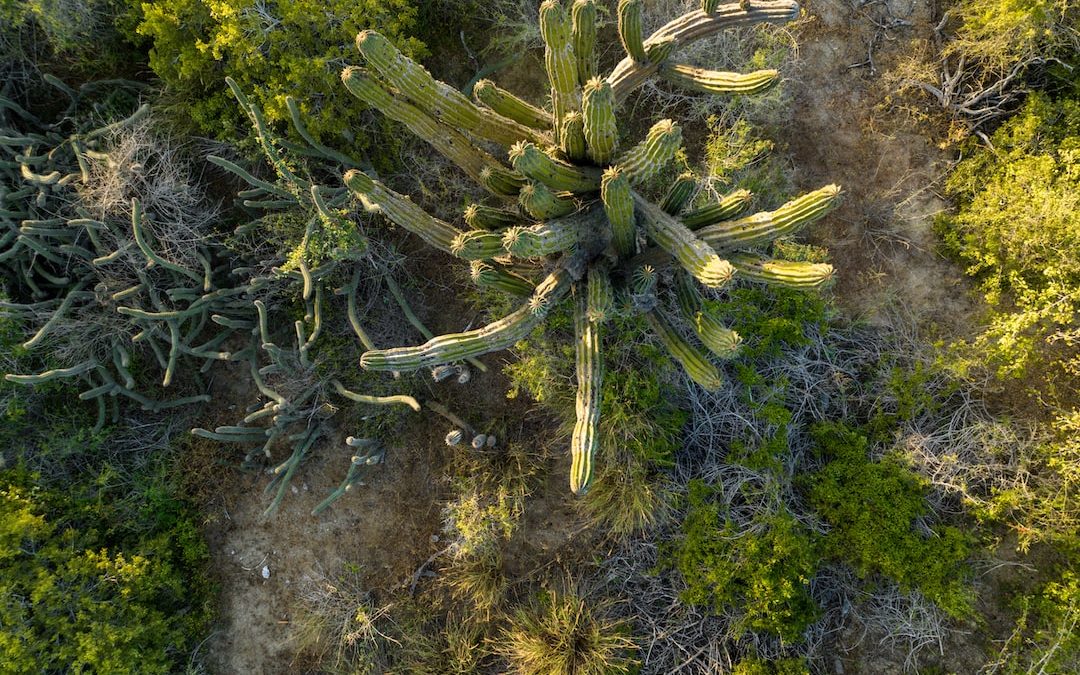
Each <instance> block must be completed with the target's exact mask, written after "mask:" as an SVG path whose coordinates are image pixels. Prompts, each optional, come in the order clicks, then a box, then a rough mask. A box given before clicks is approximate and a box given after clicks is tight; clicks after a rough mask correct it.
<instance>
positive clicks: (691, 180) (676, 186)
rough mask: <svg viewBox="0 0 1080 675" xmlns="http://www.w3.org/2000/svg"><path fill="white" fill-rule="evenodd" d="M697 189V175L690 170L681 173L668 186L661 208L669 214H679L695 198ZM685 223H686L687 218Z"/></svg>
mask: <svg viewBox="0 0 1080 675" xmlns="http://www.w3.org/2000/svg"><path fill="white" fill-rule="evenodd" d="M696 191H697V177H696V176H694V174H693V173H691V172H689V171H687V172H684V173H681V174H679V177H678V178H676V179H675V182H674V183H672V184H671V187H670V188H668V191H667V194H666V195H664V200H663V201H662V202H660V209H661V210H662V211H663V212H664V213H666V214H668V215H669V216H677V215H679V213H680V212H681V211H682V210H683V209H684V208H686V205H687V204H689V203H690V200H691V199H693V198H694V193H695V192H696ZM683 224H686V221H685V219H684V220H683Z"/></svg>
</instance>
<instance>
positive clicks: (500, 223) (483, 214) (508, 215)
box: [465, 204, 521, 230]
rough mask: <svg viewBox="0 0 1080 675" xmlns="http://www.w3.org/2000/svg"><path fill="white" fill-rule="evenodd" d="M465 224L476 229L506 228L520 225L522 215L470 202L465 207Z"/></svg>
mask: <svg viewBox="0 0 1080 675" xmlns="http://www.w3.org/2000/svg"><path fill="white" fill-rule="evenodd" d="M465 224H466V225H468V226H469V227H471V228H473V229H474V230H505V229H506V228H508V227H513V226H515V225H520V224H521V216H520V215H518V214H517V213H514V212H512V211H506V210H503V209H496V208H492V207H490V206H484V205H483V204H469V205H468V206H467V207H465Z"/></svg>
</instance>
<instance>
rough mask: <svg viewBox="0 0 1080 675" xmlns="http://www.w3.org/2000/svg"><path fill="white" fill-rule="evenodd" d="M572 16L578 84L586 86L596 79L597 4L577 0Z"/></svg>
mask: <svg viewBox="0 0 1080 675" xmlns="http://www.w3.org/2000/svg"><path fill="white" fill-rule="evenodd" d="M570 14H571V33H572V35H573V41H574V56H575V58H577V72H578V84H581V85H584V84H585V83H586V82H588V81H589V80H591V79H592V78H594V77H596V69H597V57H596V3H595V2H593V0H575V2H574V4H573V7H572V8H571V10H570Z"/></svg>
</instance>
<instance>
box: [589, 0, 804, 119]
mask: <svg viewBox="0 0 1080 675" xmlns="http://www.w3.org/2000/svg"><path fill="white" fill-rule="evenodd" d="M798 15H799V3H798V2H796V1H795V0H754V2H753V5H752V6H751V8H750V9H743V8H741V7H740V6H739V5H738V4H736V3H734V2H729V3H726V4H722V5H718V6H717V7H716V8H715V9H714V11H713V12H711V13H706V12H702V11H692V12H688V13H686V14H684V15H683V16H680V17H678V18H676V19H673V20H672V21H669V22H668V23H667V24H665V25H664V26H662V27H661V28H660V29H659V30H657V31H656V32H655V33H653V34H652V35H651V36H650V37H649V39H648V40H647V43H649V44H656V43H659V42H661V41H666V40H670V41H671V46H670V49H672V50H674V49H678V48H680V47H684V46H686V45H688V44H690V43H692V42H695V41H696V40H700V39H702V38H705V37H708V36H710V35H713V34H714V33H717V32H719V31H721V30H724V29H727V28H735V27H737V26H747V25H752V24H755V23H786V22H788V21H791V20H793V19H795V18H796V17H798ZM656 70H657V67H656V64H655V63H651V62H644V61H640V60H638V59H635V58H632V57H630V56H627V57H626V58H624V59H623V60H622V61H620V62H619V64H618V65H616V66H615V68H614V70H612V71H611V74H610V75H608V77H607V80H608V82H610V83H611V88H612V91H614V93H615V100H616V101H623V100H625V99H626V97H627V96H628V95H629V94H630V92H632V91H634V89H636V88H637V87H639V86H641V84H642V83H644V82H645V81H646V80H647V79H648V78H649V77H650V76H651V75H652V74H653V73H654V72H656Z"/></svg>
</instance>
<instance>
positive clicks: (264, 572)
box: [262, 565, 270, 579]
mask: <svg viewBox="0 0 1080 675" xmlns="http://www.w3.org/2000/svg"><path fill="white" fill-rule="evenodd" d="M262 577H263V579H269V578H270V566H269V565H263V568H262Z"/></svg>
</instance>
